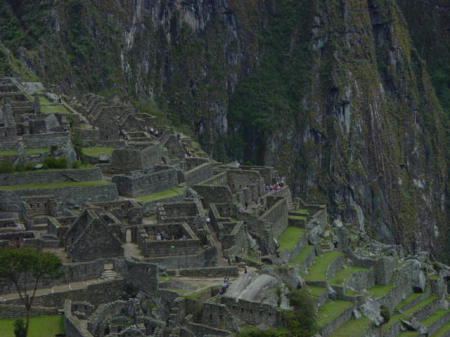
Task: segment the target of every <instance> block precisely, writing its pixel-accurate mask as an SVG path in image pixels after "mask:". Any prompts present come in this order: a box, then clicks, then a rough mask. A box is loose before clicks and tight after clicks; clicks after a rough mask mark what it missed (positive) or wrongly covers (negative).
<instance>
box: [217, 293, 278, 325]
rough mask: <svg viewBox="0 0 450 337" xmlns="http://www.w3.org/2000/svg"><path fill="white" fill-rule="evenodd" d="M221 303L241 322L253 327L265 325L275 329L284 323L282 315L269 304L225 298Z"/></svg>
mask: <svg viewBox="0 0 450 337" xmlns="http://www.w3.org/2000/svg"><path fill="white" fill-rule="evenodd" d="M221 302H222V303H223V304H225V305H226V306H227V308H228V310H230V312H231V313H233V315H234V316H235V317H237V318H238V319H239V320H240V321H241V322H243V323H246V324H251V325H259V324H264V325H265V326H270V327H275V326H279V325H280V324H281V323H282V322H281V321H282V318H281V314H280V312H279V311H278V310H277V308H275V307H272V306H270V305H268V304H262V303H256V302H250V301H246V300H243V299H239V300H236V299H235V298H231V297H226V296H223V297H222V299H221Z"/></svg>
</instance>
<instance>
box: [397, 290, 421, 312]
mask: <svg viewBox="0 0 450 337" xmlns="http://www.w3.org/2000/svg"><path fill="white" fill-rule="evenodd" d="M422 295H423V293H412V294H410V295H409V296H407V297H406V298H404V299H403V300H402V301H401V302H400V303H399V304H398V308H400V309H401V308H403V307H404V306H405V305H407V304H408V303H410V302H412V301H414V300H415V299H417V298H419V297H420V296H422Z"/></svg>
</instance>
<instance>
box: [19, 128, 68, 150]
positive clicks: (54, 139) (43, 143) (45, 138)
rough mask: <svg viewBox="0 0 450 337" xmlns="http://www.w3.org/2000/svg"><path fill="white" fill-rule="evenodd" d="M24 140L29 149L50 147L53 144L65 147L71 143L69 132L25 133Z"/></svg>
mask: <svg viewBox="0 0 450 337" xmlns="http://www.w3.org/2000/svg"><path fill="white" fill-rule="evenodd" d="M23 141H24V143H25V148H29V149H41V148H46V147H48V148H49V147H52V146H58V147H65V146H67V145H69V144H71V142H70V134H69V133H68V132H55V133H45V134H34V135H24V136H23Z"/></svg>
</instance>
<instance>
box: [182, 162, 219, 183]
mask: <svg viewBox="0 0 450 337" xmlns="http://www.w3.org/2000/svg"><path fill="white" fill-rule="evenodd" d="M213 168H214V164H212V163H204V164H202V165H200V166H197V167H195V168H193V169H192V170H189V171H187V172H185V173H184V179H185V181H186V184H187V185H188V186H193V185H195V184H198V183H200V182H202V181H204V180H206V179H209V178H210V177H211V176H212V174H213Z"/></svg>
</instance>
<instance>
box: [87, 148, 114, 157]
mask: <svg viewBox="0 0 450 337" xmlns="http://www.w3.org/2000/svg"><path fill="white" fill-rule="evenodd" d="M113 151H114V148H112V147H85V148H84V149H83V154H85V155H86V156H90V157H98V156H99V155H101V154H102V153H104V154H106V155H111V154H112V152H113Z"/></svg>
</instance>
